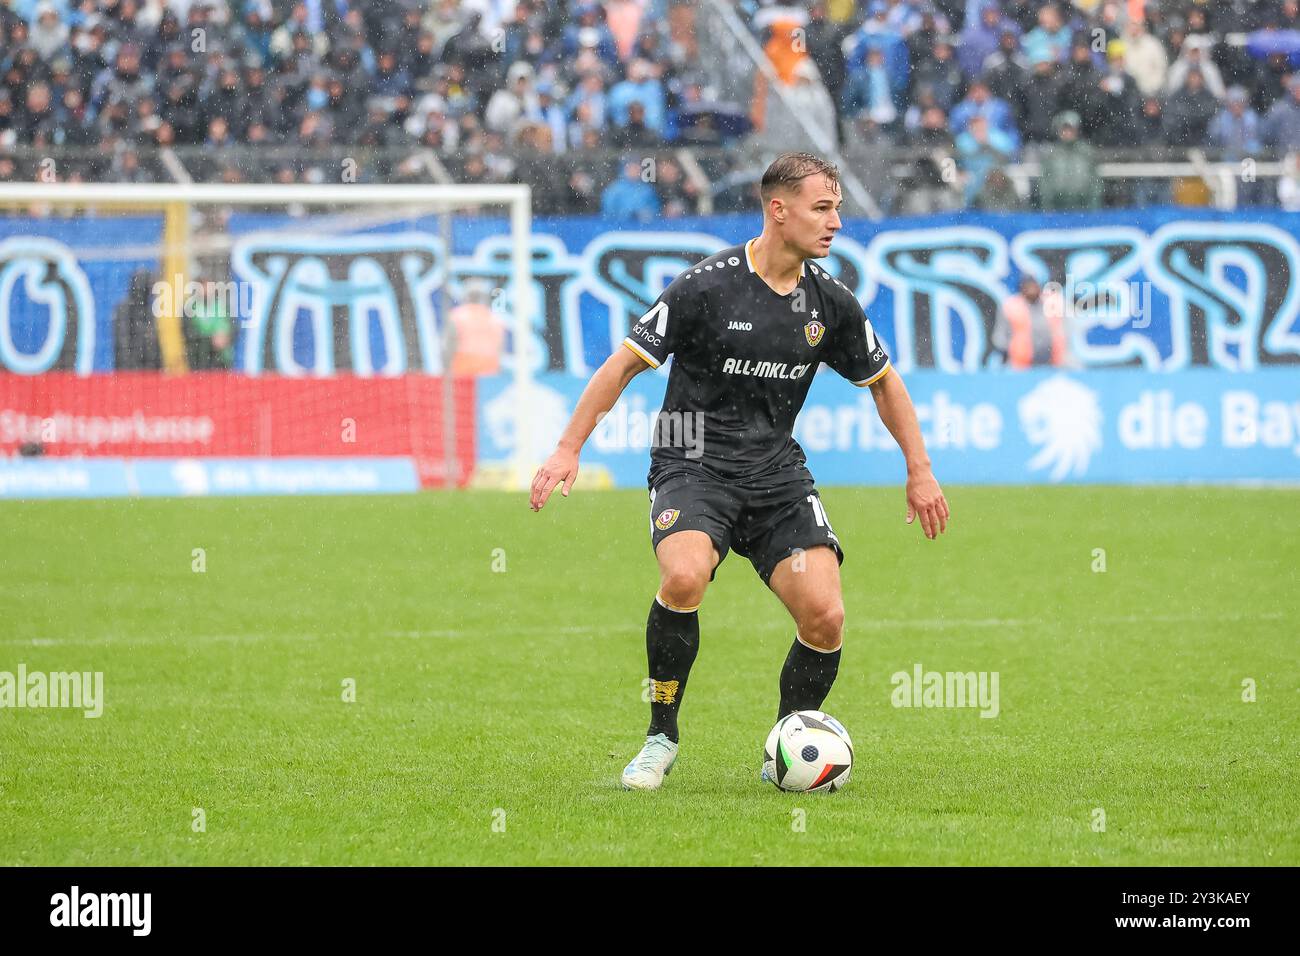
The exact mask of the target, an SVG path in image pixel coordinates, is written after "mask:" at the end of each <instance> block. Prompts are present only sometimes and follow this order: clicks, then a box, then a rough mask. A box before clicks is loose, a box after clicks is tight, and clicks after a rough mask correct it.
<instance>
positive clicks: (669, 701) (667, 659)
mask: <svg viewBox="0 0 1300 956" xmlns="http://www.w3.org/2000/svg"><path fill="white" fill-rule="evenodd" d="M699 649H700V615H699V612H698V611H697V610H696V609H695V608H691V609H690V610H689V611H688V610H673V609H672V608H670V607H668V606H667V605H666V604H664V603H663V602H662V601H661V600H660V598H659V596H658V595H655V599H654V602H653V603H652V604H651V605H650V617H649V618H648V619H647V620H646V622H645V650H646V658H647V659H648V661H649V663H650V680H651V686H650V690H651V698H650V729H649V730H648V731H646V736H647V737H653V736H654V735H655V734H665V735H667V737H668V739H669V740H671V741H672V742H673V743H677V709H678V708H679V707H681V706H682V693H683V692H684V691H685V690H686V678H687V676H689V675H690V673H691V664H693V663H695V655H696V653H697V652H698V651H699Z"/></svg>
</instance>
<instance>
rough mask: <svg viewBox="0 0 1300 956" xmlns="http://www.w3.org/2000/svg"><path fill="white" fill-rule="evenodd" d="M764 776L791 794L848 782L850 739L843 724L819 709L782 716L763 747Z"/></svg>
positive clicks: (832, 789) (829, 790) (821, 790)
mask: <svg viewBox="0 0 1300 956" xmlns="http://www.w3.org/2000/svg"><path fill="white" fill-rule="evenodd" d="M763 763H764V768H765V770H766V772H767V778H768V779H769V780H771V781H772V782H773V783H774V784H776V785H777V787H778V789H781V790H788V791H791V792H793V793H814V792H816V793H834V792H835V791H836V790H839V789H840V788H841V787H843V786H844V785H845V784H846V783H848V782H849V773H850V772H851V771H852V770H853V741H852V740H850V739H849V732H848V731H847V730H845V729H844V725H843V724H841V723H840V722H839V721H838V720H836V719H835V718H834V717H832V716H831V715H830V714H824V713H822V712H821V711H820V710H799V711H795V712H794V713H793V714H789V715H787V716H785V717H782V718H781V719H780V720H778V721H777V722H776V726H775V727H773V728H772V732H771V733H770V734H768V735H767V744H766V745H765V746H764V747H763Z"/></svg>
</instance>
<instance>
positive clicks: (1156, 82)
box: [1124, 18, 1169, 96]
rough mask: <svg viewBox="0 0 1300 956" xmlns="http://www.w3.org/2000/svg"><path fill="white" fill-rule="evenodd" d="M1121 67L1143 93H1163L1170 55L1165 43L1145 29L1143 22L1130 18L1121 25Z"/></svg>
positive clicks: (1155, 94)
mask: <svg viewBox="0 0 1300 956" xmlns="http://www.w3.org/2000/svg"><path fill="white" fill-rule="evenodd" d="M1124 69H1125V70H1126V71H1128V74H1129V75H1130V76H1132V77H1133V80H1134V82H1135V83H1137V88H1138V91H1139V92H1140V93H1141V94H1142V95H1143V96H1157V95H1159V94H1160V93H1163V92H1164V89H1165V80H1166V77H1167V76H1168V74H1169V54H1168V53H1167V52H1165V47H1164V44H1163V43H1161V42H1160V41H1159V40H1158V39H1156V38H1155V37H1154V36H1152V35H1151V34H1150V32H1148V30H1147V28H1146V24H1144V23H1143V22H1142V21H1141V20H1138V19H1136V18H1134V19H1130V20H1129V22H1128V24H1127V25H1126V26H1125V28H1124Z"/></svg>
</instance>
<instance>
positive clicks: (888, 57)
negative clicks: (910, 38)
mask: <svg viewBox="0 0 1300 956" xmlns="http://www.w3.org/2000/svg"><path fill="white" fill-rule="evenodd" d="M888 12H889V6H888V4H886V3H884V2H882V0H872V2H871V3H870V4H869V5H868V7H867V19H866V20H864V21H863V23H862V26H860V27H859V28H858V29H857V30H856V31H854V32H853V33H851V34H850V35H849V36H847V37H845V38H844V42H843V44H841V47H842V49H843V51H844V61H845V65H846V66H847V67H848V70H849V73H850V75H851V74H852V73H853V72H854V71H855V70H859V69H861V68H862V67H863V66H864V65H865V63H866V61H867V51H868V50H870V49H872V48H880V49H883V50H884V51H885V67H886V69H888V70H889V74H890V86H891V87H893V88H900V89H906V88H907V82H908V81H907V78H908V72H909V70H910V66H909V64H908V60H907V44H906V43H905V42H904V40H903V35H902V34H901V33H899V31H898V30H897V29H896V28H895V27H893V26H891V25H890V24H889V23H887V22H886V16H887V14H888Z"/></svg>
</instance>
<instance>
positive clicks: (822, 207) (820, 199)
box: [782, 174, 844, 259]
mask: <svg viewBox="0 0 1300 956" xmlns="http://www.w3.org/2000/svg"><path fill="white" fill-rule="evenodd" d="M843 202H844V200H843V199H842V198H841V196H840V191H839V189H838V188H837V186H836V184H835V183H834V182H832V181H831V180H829V179H827V178H826V177H825V176H823V175H821V174H818V175H816V176H809V177H808V178H806V179H805V180H803V182H801V183H800V184H799V190H798V191H797V192H794V193H791V194H790V196H789V197H788V198H787V200H786V204H785V206H786V216H785V223H784V224H783V226H782V231H783V232H784V234H785V240H786V242H788V243H789V244H790V245H792V246H794V247H795V248H796V249H798V250H799V252H800V253H801V254H802V255H803V257H804V258H805V259H820V258H821V257H822V256H825V255H828V254H829V253H830V251H831V240H832V239H834V238H835V233H837V232H839V231H840V227H841V226H842V225H843V223H841V222H840V211H839V210H840V206H841V205H842V204H843Z"/></svg>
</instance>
